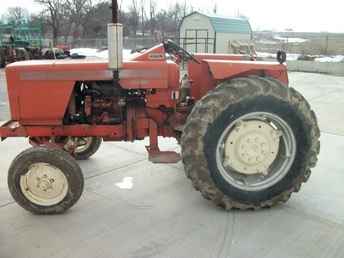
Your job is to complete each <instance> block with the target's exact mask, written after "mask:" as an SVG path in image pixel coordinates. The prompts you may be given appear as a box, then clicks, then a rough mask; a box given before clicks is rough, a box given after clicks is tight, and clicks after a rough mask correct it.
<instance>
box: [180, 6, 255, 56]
mask: <svg viewBox="0 0 344 258" xmlns="http://www.w3.org/2000/svg"><path fill="white" fill-rule="evenodd" d="M179 37H180V42H179V43H180V45H181V46H182V47H184V48H185V49H187V50H188V51H190V52H194V53H232V52H233V51H232V47H231V46H233V45H234V44H237V43H239V42H240V43H243V44H251V41H252V38H253V35H252V28H251V25H250V23H249V21H248V20H246V19H241V18H224V17H219V16H209V15H205V14H202V13H200V12H193V13H191V14H189V15H187V16H185V17H184V18H183V20H182V22H181V23H180V26H179Z"/></svg>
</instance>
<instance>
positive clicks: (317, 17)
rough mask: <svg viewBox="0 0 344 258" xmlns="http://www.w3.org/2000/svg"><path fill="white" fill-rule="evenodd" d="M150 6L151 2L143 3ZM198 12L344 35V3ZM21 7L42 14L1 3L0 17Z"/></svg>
mask: <svg viewBox="0 0 344 258" xmlns="http://www.w3.org/2000/svg"><path fill="white" fill-rule="evenodd" d="M144 1H146V2H149V0H144ZM154 1H156V2H157V4H158V6H159V8H168V7H169V6H171V5H173V4H174V3H175V2H180V3H181V4H183V3H184V1H185V0H154ZM118 2H119V4H120V3H121V2H122V5H123V7H124V8H125V7H127V6H128V5H129V4H130V2H131V0H119V1H118ZM186 2H187V3H188V4H191V5H192V6H193V7H194V9H195V10H198V11H201V12H210V11H212V10H213V9H214V6H215V4H216V5H217V10H218V11H217V14H218V15H221V16H235V15H237V14H238V13H240V14H243V15H245V16H247V17H248V18H249V19H250V22H251V25H252V27H253V29H255V30H257V29H259V30H277V31H283V30H285V29H289V28H291V29H293V30H294V31H302V32H306V31H309V32H319V31H322V32H324V31H328V32H343V33H344V19H343V17H342V15H343V10H344V8H343V7H344V1H342V0H327V1H314V0H313V1H307V0H287V1H276V0H239V1H238V0H236V1H230V0H186ZM14 6H21V7H24V8H27V9H28V10H29V11H30V12H34V13H35V12H36V13H37V12H39V11H40V10H41V8H40V6H39V5H38V4H36V3H35V2H34V0H1V9H0V14H3V13H5V12H6V10H7V8H8V7H14Z"/></svg>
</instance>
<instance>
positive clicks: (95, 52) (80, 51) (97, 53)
mask: <svg viewBox="0 0 344 258" xmlns="http://www.w3.org/2000/svg"><path fill="white" fill-rule="evenodd" d="M108 53H109V51H108V50H107V49H106V50H101V49H100V50H99V49H96V48H73V49H71V50H70V54H71V55H73V54H74V55H75V54H77V55H81V56H86V57H96V58H102V59H108ZM131 56H132V54H131V50H130V49H123V58H124V59H130V57H131Z"/></svg>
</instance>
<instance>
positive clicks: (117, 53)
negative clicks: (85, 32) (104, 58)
mask: <svg viewBox="0 0 344 258" xmlns="http://www.w3.org/2000/svg"><path fill="white" fill-rule="evenodd" d="M108 49H109V69H110V70H114V71H118V70H119V69H121V68H122V66H123V25H122V24H120V23H110V24H108Z"/></svg>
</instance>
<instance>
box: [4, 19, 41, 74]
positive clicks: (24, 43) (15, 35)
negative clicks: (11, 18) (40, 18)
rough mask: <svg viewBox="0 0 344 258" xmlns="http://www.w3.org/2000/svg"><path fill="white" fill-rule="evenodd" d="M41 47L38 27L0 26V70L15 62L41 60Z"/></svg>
mask: <svg viewBox="0 0 344 258" xmlns="http://www.w3.org/2000/svg"><path fill="white" fill-rule="evenodd" d="M42 45H43V38H42V31H41V29H40V28H39V27H30V26H28V25H23V24H22V25H18V26H15V25H10V24H8V25H0V68H2V67H4V66H5V65H6V64H9V63H13V62H16V61H22V60H30V59H41V57H42V54H41V49H42Z"/></svg>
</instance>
